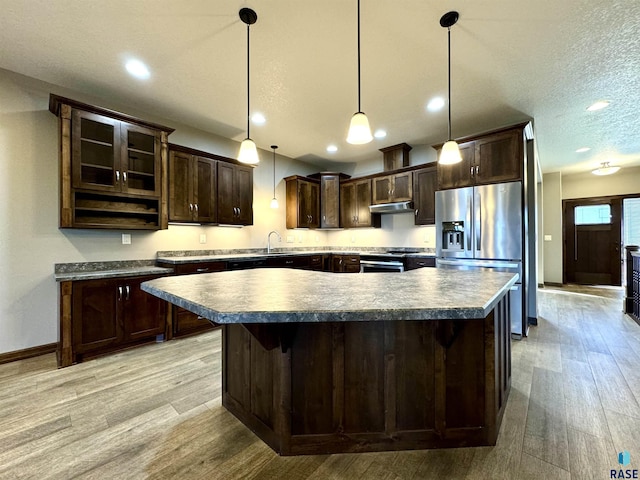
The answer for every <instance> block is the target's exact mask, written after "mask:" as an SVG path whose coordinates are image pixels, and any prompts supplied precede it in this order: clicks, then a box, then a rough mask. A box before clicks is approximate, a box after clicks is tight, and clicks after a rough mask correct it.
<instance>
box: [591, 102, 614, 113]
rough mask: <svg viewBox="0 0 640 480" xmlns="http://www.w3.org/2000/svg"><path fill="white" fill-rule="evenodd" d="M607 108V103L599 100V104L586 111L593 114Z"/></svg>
mask: <svg viewBox="0 0 640 480" xmlns="http://www.w3.org/2000/svg"><path fill="white" fill-rule="evenodd" d="M608 106H609V102H607V101H605V100H601V101H599V102H596V103H594V104H593V105H591V106H590V107H587V110H589V111H590V112H595V111H596V110H602V109H603V108H606V107H608Z"/></svg>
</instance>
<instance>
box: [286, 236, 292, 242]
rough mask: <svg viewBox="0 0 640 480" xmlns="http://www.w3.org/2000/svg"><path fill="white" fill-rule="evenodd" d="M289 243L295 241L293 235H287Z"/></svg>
mask: <svg viewBox="0 0 640 480" xmlns="http://www.w3.org/2000/svg"><path fill="white" fill-rule="evenodd" d="M287 243H293V235H287Z"/></svg>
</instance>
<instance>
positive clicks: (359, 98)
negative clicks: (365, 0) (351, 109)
mask: <svg viewBox="0 0 640 480" xmlns="http://www.w3.org/2000/svg"><path fill="white" fill-rule="evenodd" d="M360 112H361V110H360V0H358V113H360Z"/></svg>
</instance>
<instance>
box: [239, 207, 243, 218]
mask: <svg viewBox="0 0 640 480" xmlns="http://www.w3.org/2000/svg"><path fill="white" fill-rule="evenodd" d="M241 213H242V209H241V208H240V207H238V216H240V214H241Z"/></svg>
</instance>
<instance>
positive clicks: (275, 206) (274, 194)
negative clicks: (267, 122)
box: [271, 145, 278, 208]
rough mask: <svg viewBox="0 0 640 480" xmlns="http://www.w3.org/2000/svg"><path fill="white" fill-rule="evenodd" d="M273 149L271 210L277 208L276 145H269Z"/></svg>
mask: <svg viewBox="0 0 640 480" xmlns="http://www.w3.org/2000/svg"><path fill="white" fill-rule="evenodd" d="M271 148H272V149H273V198H272V199H271V208H278V199H277V198H276V148H278V146H277V145H271Z"/></svg>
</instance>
